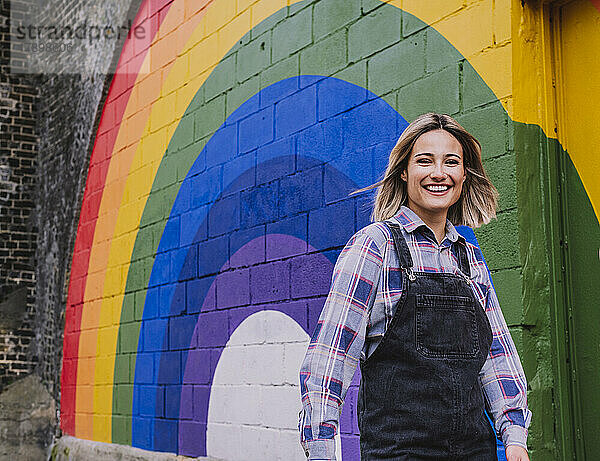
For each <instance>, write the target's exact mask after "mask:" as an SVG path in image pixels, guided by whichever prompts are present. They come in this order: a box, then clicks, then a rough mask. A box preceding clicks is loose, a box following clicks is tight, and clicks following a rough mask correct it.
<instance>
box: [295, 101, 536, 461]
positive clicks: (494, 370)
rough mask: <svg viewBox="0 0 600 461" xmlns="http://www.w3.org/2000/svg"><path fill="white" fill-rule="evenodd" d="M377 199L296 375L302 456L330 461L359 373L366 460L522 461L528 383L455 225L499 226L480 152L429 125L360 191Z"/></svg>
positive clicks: (450, 124) (438, 122)
mask: <svg viewBox="0 0 600 461" xmlns="http://www.w3.org/2000/svg"><path fill="white" fill-rule="evenodd" d="M375 187H377V188H378V191H377V196H376V200H375V207H374V210H373V213H372V218H373V221H374V222H373V223H371V224H369V225H368V226H366V227H364V228H363V229H361V230H360V231H359V232H357V233H356V234H355V235H354V236H353V237H352V238H351V239H350V241H349V242H348V243H347V245H346V246H345V248H344V249H343V251H342V253H341V254H340V257H339V259H338V261H337V263H336V266H335V269H334V274H333V278H332V286H331V289H330V292H329V295H328V297H327V300H326V302H325V306H324V308H323V311H322V313H321V316H320V318H319V321H318V323H317V327H316V329H315V332H314V334H313V336H312V340H311V342H310V344H309V346H308V351H307V353H306V356H305V358H304V362H303V364H302V367H301V369H300V383H301V391H302V402H303V406H304V410H303V413H302V414H301V418H300V422H299V429H300V431H301V441H302V444H303V446H304V449H305V452H306V454H307V455H308V456H309V458H310V459H319V460H323V459H335V454H334V453H335V446H334V436H335V435H336V433H337V428H338V419H339V414H340V408H341V405H342V403H343V401H344V397H345V394H346V391H347V389H348V386H349V384H350V380H351V378H352V376H353V374H354V371H355V369H356V367H357V365H358V364H359V363H360V371H361V383H360V391H359V394H358V407H357V410H358V411H357V417H358V426H359V430H360V450H361V459H364V460H382V459H469V460H482V461H483V460H491V459H496V456H497V455H496V443H495V435H496V434H497V435H498V436H500V437H501V438H502V441H503V442H504V445H505V447H506V455H507V459H508V460H509V461H516V460H527V459H528V455H527V451H526V439H527V428H528V426H529V422H530V420H531V412H530V411H529V409H528V407H527V397H526V388H527V383H526V380H525V375H524V373H523V369H522V367H521V363H520V360H519V357H518V355H517V352H516V348H515V346H514V343H513V341H512V339H511V337H510V334H509V332H508V329H507V326H506V322H505V320H504V317H503V315H502V311H501V310H500V306H499V304H498V299H497V297H496V293H495V291H494V287H493V285H492V283H491V280H490V276H489V273H488V271H487V267H486V264H485V261H484V259H483V256H482V254H481V252H480V250H479V248H478V247H476V246H474V245H472V244H471V243H469V242H467V241H466V240H465V239H464V238H463V237H462V236H461V235H460V234H459V233H458V232H457V230H456V229H455V227H454V225H467V226H471V227H477V226H480V225H481V224H484V223H487V222H489V221H490V219H492V218H493V217H495V212H496V201H497V195H498V194H497V192H496V189H495V188H494V186H493V185H492V184H491V182H490V181H489V179H488V176H487V174H486V173H485V170H484V168H483V165H482V161H481V146H480V144H479V142H478V141H477V140H476V139H475V138H474V137H473V136H472V135H471V134H469V133H468V132H467V131H466V130H465V129H464V128H463V127H462V126H460V125H459V124H458V123H457V122H456V121H455V120H454V119H453V118H451V117H450V116H448V115H441V114H434V113H428V114H424V115H422V116H420V117H418V118H417V119H416V120H415V121H413V122H412V123H411V124H410V125H409V126H408V127H407V128H406V129H405V130H404V132H403V133H402V135H401V136H400V139H399V140H398V142H397V143H396V145H395V147H394V148H393V149H392V151H391V153H390V158H389V163H388V167H387V169H386V172H385V175H384V177H383V179H382V180H381V181H379V182H378V183H376V184H374V185H372V186H370V187H367V188H365V189H362V190H367V189H372V188H375ZM362 190H361V191H362ZM486 408H487V409H488V411H489V412H490V414H491V416H492V419H493V421H494V428H495V432H496V434H494V430H492V427H491V426H490V425H489V424H488V421H487V418H486V416H485V410H486Z"/></svg>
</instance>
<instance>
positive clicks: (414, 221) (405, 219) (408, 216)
mask: <svg viewBox="0 0 600 461" xmlns="http://www.w3.org/2000/svg"><path fill="white" fill-rule="evenodd" d="M394 218H395V219H396V220H397V221H398V222H399V223H400V225H401V226H402V227H404V230H405V231H406V232H409V233H410V232H413V231H414V230H415V229H418V228H421V227H424V228H426V229H429V231H430V232H431V234H432V235H434V234H433V231H432V230H431V229H430V228H429V226H427V224H425V223H424V222H423V220H422V219H421V218H419V216H418V215H417V213H415V212H414V211H413V210H411V209H410V208H408V207H407V206H404V205H402V206H401V207H400V209H399V210H398V212H397V213H396V214H395V215H394ZM445 238H447V239H448V240H450V241H451V242H453V243H454V242H456V241H457V240H459V239H460V240H461V241H463V243H464V241H465V238H464V237H463V236H462V235H460V234H459V233H458V231H457V230H456V228H455V227H454V225H453V224H452V223H451V222H450V221H449V220H448V219H446V237H445Z"/></svg>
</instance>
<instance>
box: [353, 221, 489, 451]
mask: <svg viewBox="0 0 600 461" xmlns="http://www.w3.org/2000/svg"><path fill="white" fill-rule="evenodd" d="M386 224H387V225H388V226H389V228H390V230H391V231H392V235H393V237H394V244H395V247H396V252H397V254H398V258H399V261H400V267H401V268H402V296H401V298H400V300H399V301H398V304H397V306H396V311H395V314H394V317H393V319H392V321H391V322H390V325H389V326H388V328H387V330H386V332H385V334H384V337H383V339H382V341H381V343H380V344H379V345H378V346H377V348H376V349H375V351H374V352H373V353H372V354H371V355H370V356H369V357H368V358H367V359H366V360H364V361H362V362H361V364H360V366H361V373H362V380H361V383H360V392H359V397H358V425H359V429H360V450H361V460H363V461H374V460H474V461H475V460H477V461H479V460H486V461H488V460H495V459H496V442H495V437H494V432H493V430H492V428H491V426H490V424H489V422H488V421H487V418H486V416H485V414H484V402H483V394H482V390H481V385H480V383H479V379H478V375H479V371H480V370H481V367H482V366H483V364H484V362H485V360H486V358H487V356H488V351H489V350H490V346H491V343H492V331H491V328H490V324H489V322H488V319H487V316H486V314H485V312H484V310H483V308H482V306H481V305H480V303H479V302H478V301H477V300H476V299H475V296H474V294H473V292H472V290H471V288H470V287H469V285H468V283H467V282H466V280H465V279H464V278H463V277H462V276H459V275H454V274H448V273H428V272H413V270H412V265H413V264H412V258H411V256H410V252H409V250H408V246H407V244H406V242H405V240H404V237H403V236H402V232H401V230H400V228H399V227H398V225H396V224H394V223H389V222H387V223H386ZM454 245H457V248H458V254H459V255H460V257H459V259H460V269H461V271H462V272H463V274H465V275H466V276H467V277H469V276H470V269H469V261H468V257H467V253H466V249H465V248H464V246H463V244H462V243H461V242H456V243H455V244H454Z"/></svg>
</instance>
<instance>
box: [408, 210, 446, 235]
mask: <svg viewBox="0 0 600 461" xmlns="http://www.w3.org/2000/svg"><path fill="white" fill-rule="evenodd" d="M409 208H410V209H411V210H412V211H414V212H415V213H416V215H417V216H418V217H419V218H421V220H422V221H423V222H424V223H425V224H426V225H427V227H429V228H430V229H431V230H432V231H433V233H434V234H435V239H436V240H437V243H438V244H440V243H442V240H444V237H445V236H446V216H447V213H439V212H438V213H428V212H427V210H422V209H420V208H418V207H414V208H413V207H411V206H409ZM415 208H416V209H415Z"/></svg>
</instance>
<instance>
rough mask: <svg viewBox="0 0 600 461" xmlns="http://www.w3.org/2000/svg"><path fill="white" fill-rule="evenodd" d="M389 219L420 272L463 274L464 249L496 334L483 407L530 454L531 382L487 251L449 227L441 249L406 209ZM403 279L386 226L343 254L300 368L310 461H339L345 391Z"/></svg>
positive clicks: (366, 233)
mask: <svg viewBox="0 0 600 461" xmlns="http://www.w3.org/2000/svg"><path fill="white" fill-rule="evenodd" d="M391 220H395V221H396V222H397V223H398V224H400V226H401V230H402V234H403V236H404V238H405V240H406V243H407V244H408V248H409V249H410V253H411V256H412V258H413V264H414V266H413V269H414V270H415V271H421V272H446V273H453V274H457V273H459V272H460V271H459V262H458V259H457V257H458V255H457V254H456V253H455V250H454V249H453V248H452V247H453V245H452V244H453V243H454V242H456V241H457V240H459V239H460V240H461V241H462V242H463V243H465V244H466V248H467V254H468V257H469V263H470V266H471V283H470V285H471V288H472V289H473V293H474V294H475V297H476V298H477V299H478V300H479V301H480V303H481V305H482V306H484V307H485V312H486V314H487V317H488V320H489V322H490V325H491V327H492V332H493V341H492V346H491V348H490V352H489V355H488V358H487V360H486V362H485V364H484V366H483V368H482V369H481V372H480V374H479V378H480V382H481V386H482V389H483V393H484V396H485V400H486V402H487V404H488V408H489V409H490V412H491V416H492V418H493V420H494V424H495V428H496V431H497V433H498V434H500V435H501V437H502V440H503V442H504V445H505V446H508V445H519V446H522V447H526V440H527V428H528V427H529V423H530V421H531V412H530V411H529V409H528V408H527V395H526V389H527V382H526V380H525V375H524V373H523V369H522V367H521V363H520V361H519V356H518V354H517V350H516V348H515V345H514V343H513V340H512V338H511V336H510V333H509V332H508V328H507V326H506V322H505V320H504V316H503V315H502V311H501V310H500V306H499V304H498V298H497V297H496V292H495V291H494V287H493V285H492V283H491V280H490V277H489V272H488V270H487V266H486V264H485V260H484V259H483V255H482V254H481V251H480V250H479V248H477V247H476V246H474V245H472V244H470V243H469V242H466V241H465V240H464V237H462V236H461V235H460V234H459V233H458V231H457V230H456V229H455V228H454V226H453V225H452V224H451V223H450V221H447V223H446V237H445V238H444V240H443V241H442V243H441V244H438V243H437V241H436V239H435V236H434V234H433V232H432V231H431V229H429V228H428V227H427V226H426V225H425V223H424V222H423V221H422V220H421V219H420V218H419V217H418V216H417V215H416V213H414V212H413V211H412V210H410V209H409V208H407V207H402V208H400V210H399V212H398V213H397V214H396V215H395V216H394V217H393V218H391ZM401 280H402V279H401V274H400V264H399V261H398V257H397V255H396V251H395V248H394V241H393V239H392V235H391V232H390V231H389V229H388V228H387V227H386V226H385V225H384V224H382V223H381V222H375V223H372V224H369V225H368V226H366V227H364V228H363V229H361V230H360V231H358V232H357V233H356V234H355V235H354V236H352V238H351V239H350V241H349V242H348V243H347V244H346V246H345V247H344V249H343V250H342V252H341V254H340V256H339V258H338V260H337V263H336V265H335V268H334V272H333V277H332V283H331V290H330V292H329V295H328V296H327V299H326V301H325V305H324V307H323V311H322V312H321V316H320V318H319V321H318V323H317V326H316V328H315V332H314V334H313V336H312V339H311V341H310V344H309V346H308V350H307V352H306V357H305V358H304V362H303V363H302V367H301V369H300V388H301V392H302V405H303V411H302V412H301V414H300V421H299V428H300V439H301V443H302V446H303V447H304V449H305V451H307V452H309V453H310V459H311V460H329V459H335V449H334V448H335V447H334V440H333V437H334V435H335V434H336V433H337V427H338V420H339V416H340V412H341V406H342V403H343V401H344V397H345V395H346V391H347V390H348V387H349V385H350V382H351V381H352V377H353V376H354V372H355V370H356V367H357V365H358V363H359V359H361V358H362V359H364V358H366V357H368V356H369V355H370V354H371V353H373V351H374V350H375V348H376V347H377V345H378V344H379V342H380V341H381V339H382V338H383V334H384V333H385V331H386V328H387V327H388V325H389V323H390V322H391V320H392V318H393V316H394V311H395V307H396V303H397V301H398V300H399V299H400V295H401V294H402V286H401Z"/></svg>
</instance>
